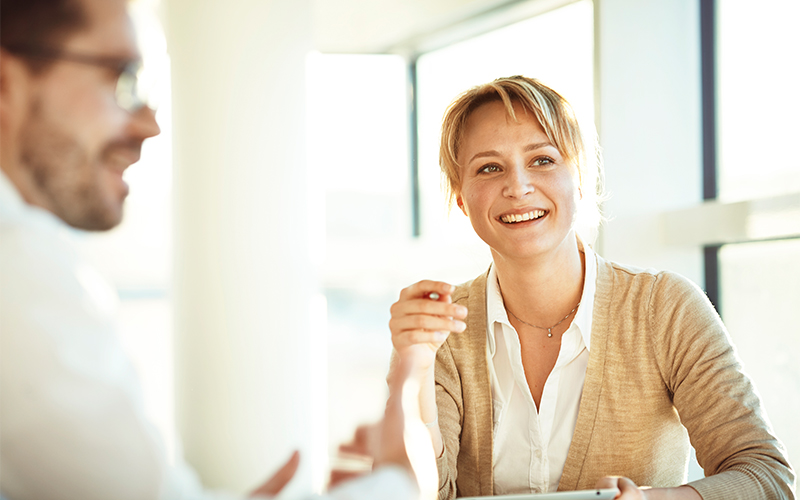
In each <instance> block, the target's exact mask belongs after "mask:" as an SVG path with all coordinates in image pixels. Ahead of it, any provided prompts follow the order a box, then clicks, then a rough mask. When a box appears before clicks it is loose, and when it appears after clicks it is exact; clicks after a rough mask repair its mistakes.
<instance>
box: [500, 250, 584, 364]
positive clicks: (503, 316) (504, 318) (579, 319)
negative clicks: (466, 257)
mask: <svg viewBox="0 0 800 500" xmlns="http://www.w3.org/2000/svg"><path fill="white" fill-rule="evenodd" d="M578 247H579V248H580V250H581V251H582V252H583V254H584V260H585V263H586V269H585V272H584V277H583V293H582V294H581V305H580V307H578V311H577V312H576V313H575V318H573V320H572V324H573V325H575V326H577V327H578V331H580V332H581V337H583V343H584V344H585V345H586V349H587V350H589V348H590V347H591V337H592V315H593V312H594V294H595V291H596V289H597V283H596V281H597V257H596V255H595V253H594V251H593V250H592V248H591V247H590V246H589V245H585V244H584V243H583V242H582V241H580V240H578ZM486 320H487V321H488V323H487V326H488V328H486V334H487V337H488V338H487V340H488V348H489V353H488V354H489V356H490V357H491V356H494V353H495V349H496V347H495V346H496V342H495V328H494V325H495V323H500V324H505V325H508V326H509V327H511V322H510V321H509V320H508V313H507V312H506V308H505V305H504V304H503V296H502V294H501V293H500V285H499V284H498V283H497V272H496V271H495V268H494V266H492V267H491V268H490V269H489V275H488V277H487V278H486Z"/></svg>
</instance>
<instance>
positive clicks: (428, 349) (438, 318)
mask: <svg viewBox="0 0 800 500" xmlns="http://www.w3.org/2000/svg"><path fill="white" fill-rule="evenodd" d="M454 290H455V287H454V286H453V285H449V284H447V283H443V282H441V281H428V280H424V281H420V282H418V283H414V284H413V285H411V286H409V287H407V288H404V289H403V291H401V292H400V300H398V301H397V302H395V303H394V304H393V305H392V308H391V313H392V319H391V320H390V321H389V329H390V330H391V331H392V344H393V345H394V348H395V350H397V353H398V354H399V355H400V357H401V358H404V357H407V356H411V357H414V358H416V365H417V366H418V368H419V369H420V370H424V371H426V372H427V371H428V370H429V369H430V367H431V366H432V365H433V361H434V360H435V359H436V351H437V350H439V347H441V346H442V344H443V343H444V341H445V340H447V337H448V335H450V332H459V333H460V332H463V331H464V330H465V329H466V328H467V325H466V323H464V322H463V321H461V320H462V319H464V318H466V317H467V308H466V307H464V306H460V305H457V304H453V303H452V297H451V294H452V293H453V291H454ZM437 296H438V298H437Z"/></svg>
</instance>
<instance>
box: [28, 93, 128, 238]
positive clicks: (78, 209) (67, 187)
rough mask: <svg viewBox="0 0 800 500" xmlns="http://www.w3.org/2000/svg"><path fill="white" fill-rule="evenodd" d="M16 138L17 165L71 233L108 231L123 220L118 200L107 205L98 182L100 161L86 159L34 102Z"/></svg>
mask: <svg viewBox="0 0 800 500" xmlns="http://www.w3.org/2000/svg"><path fill="white" fill-rule="evenodd" d="M29 116H30V118H29V119H28V121H27V122H26V123H25V124H24V125H23V127H22V132H21V135H20V139H21V141H20V142H21V145H22V148H21V156H20V159H21V161H22V163H23V164H24V166H25V168H27V169H28V170H29V172H30V174H31V176H32V180H33V182H34V184H35V186H36V188H37V189H38V190H39V194H40V195H42V196H43V198H44V199H45V201H44V203H45V204H46V205H47V206H44V207H43V208H45V209H47V210H49V211H51V212H52V213H53V214H55V215H56V216H57V217H59V218H60V219H61V220H63V221H64V222H66V223H67V224H69V225H70V226H72V227H76V228H79V229H86V230H90V231H103V230H107V229H111V228H113V227H114V226H116V225H117V224H119V222H120V221H121V220H122V206H121V205H122V200H113V199H108V193H106V192H105V190H104V187H103V185H102V179H101V174H100V170H101V168H102V167H101V165H100V159H101V157H102V156H104V155H105V154H106V152H107V150H108V149H110V148H111V147H112V146H106V147H104V149H103V151H102V153H101V154H100V157H97V158H90V157H89V154H88V153H87V151H86V149H85V148H83V147H82V146H81V145H80V144H79V143H78V141H77V140H76V139H75V137H74V136H73V135H70V134H69V131H68V130H65V129H64V128H63V127H59V126H58V125H56V124H55V123H54V122H52V121H48V120H47V118H46V117H45V116H44V115H43V113H42V106H41V103H40V102H39V101H37V102H35V103H34V104H33V106H32V109H31V113H30V115H29Z"/></svg>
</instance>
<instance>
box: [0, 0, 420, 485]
mask: <svg viewBox="0 0 800 500" xmlns="http://www.w3.org/2000/svg"><path fill="white" fill-rule="evenodd" d="M0 9H1V10H0V23H2V25H1V26H0V39H1V41H2V44H1V45H2V51H1V52H0V492H2V496H4V497H5V498H7V499H8V500H24V499H29V498H30V499H38V500H46V499H56V498H59V499H61V498H63V499H81V500H88V499H95V498H96V499H104V500H107V499H111V498H114V499H156V498H164V499H172V498H192V499H194V498H212V497H215V498H218V497H220V496H221V495H222V494H219V493H217V494H212V493H209V492H207V491H204V490H203V489H202V487H201V486H200V485H199V483H198V482H197V481H196V479H195V476H194V474H193V473H192V472H191V470H190V469H188V467H186V466H185V465H180V466H178V467H171V466H169V464H168V463H167V460H166V457H165V454H164V452H163V450H162V448H161V446H160V444H159V443H160V440H159V437H158V435H157V433H156V431H155V429H154V428H153V426H152V425H151V424H150V423H149V422H148V421H147V419H146V418H145V416H144V414H143V411H142V404H141V401H140V395H139V384H138V381H137V380H136V377H135V375H134V373H133V370H132V368H131V365H130V362H129V360H128V358H127V356H126V355H125V353H124V352H123V350H122V348H121V346H120V344H119V342H118V340H117V338H116V336H115V325H114V321H113V319H112V318H113V304H114V297H113V291H112V290H111V289H110V288H109V287H108V285H106V283H105V282H104V281H103V279H102V278H100V277H99V275H98V274H97V273H96V272H95V271H94V270H93V269H92V268H91V267H90V266H88V265H86V264H85V263H84V262H83V261H81V260H80V258H79V257H78V255H77V253H76V252H75V251H74V250H73V248H72V246H71V245H70V242H69V241H68V239H67V238H66V237H65V235H64V228H65V225H69V226H72V227H75V228H81V229H87V230H107V229H110V228H112V227H114V226H115V225H117V224H118V223H119V222H120V220H121V218H122V206H123V202H124V200H125V197H126V196H127V194H128V186H127V185H126V184H125V182H124V181H123V179H122V175H123V173H124V171H125V170H126V169H127V168H128V167H129V166H130V165H131V164H133V163H135V162H136V161H137V160H138V159H139V154H140V151H141V147H142V143H143V142H144V141H145V140H146V139H147V138H149V137H153V136H155V135H156V134H158V133H159V127H158V125H157V124H156V121H155V116H154V112H153V110H152V109H151V108H150V107H149V106H148V104H147V102H146V99H145V96H144V95H143V94H142V92H141V88H140V87H139V85H138V77H137V75H138V71H139V66H140V54H139V52H138V49H137V47H136V44H135V42H134V34H133V28H132V26H131V23H130V20H129V18H128V15H127V11H126V5H125V1H124V0H2V4H0ZM408 373H410V371H406V374H408ZM409 382H412V383H413V380H412V378H411V377H409V376H408V375H406V376H405V378H404V379H403V380H401V381H400V382H398V384H401V385H402V383H409ZM404 405H405V403H403V401H400V400H397V401H394V402H390V404H389V405H387V413H386V418H385V420H384V426H383V431H382V432H383V434H382V437H383V439H382V440H381V441H380V443H381V444H380V446H379V448H378V450H377V457H376V463H377V464H378V465H379V466H380V465H385V467H378V468H377V469H376V472H375V473H373V474H371V475H369V476H366V477H363V478H360V479H357V480H354V481H350V482H348V483H345V484H343V485H342V486H340V487H338V488H337V489H335V490H333V491H332V492H331V493H330V497H332V498H345V497H346V498H354V499H356V498H364V499H367V498H369V499H372V498H381V499H394V498H397V499H409V498H416V497H418V495H419V485H418V484H417V482H416V480H415V479H416V478H417V477H419V476H418V475H415V474H414V473H413V468H412V466H411V461H410V459H409V456H408V453H407V451H406V446H405V445H406V441H405V440H404V438H403V436H404V433H405V435H406V436H408V435H411V434H413V433H410V432H409V429H413V428H414V425H416V424H417V423H419V425H420V426H421V425H422V424H421V422H419V412H418V408H414V406H415V403H414V402H413V398H412V401H411V402H410V403H408V404H407V405H405V406H404ZM404 411H406V414H404ZM406 417H409V418H406ZM409 425H411V427H409ZM428 441H429V439H428ZM421 442H422V443H425V436H422V441H421ZM428 448H430V446H429V443H428ZM426 451H428V452H429V454H430V457H428V456H427V455H426V454H424V453H423V460H428V459H429V461H428V462H426V463H427V464H428V465H430V466H432V461H433V457H432V451H431V450H426ZM393 465H394V467H392V466H393ZM398 466H399V467H398ZM296 467H297V456H296V455H295V456H293V457H292V458H291V459H290V460H289V462H288V463H287V464H286V465H285V466H284V467H283V468H282V469H281V470H280V471H278V473H277V474H276V475H275V476H274V477H273V478H272V479H271V480H269V481H267V482H265V483H264V484H263V485H262V486H261V487H260V488H258V489H257V490H256V491H255V492H254V494H256V495H273V494H276V493H277V492H278V491H279V490H280V489H281V488H282V487H283V486H284V485H285V484H286V482H288V480H289V479H290V478H291V476H292V475H293V473H294V470H295V469H296Z"/></svg>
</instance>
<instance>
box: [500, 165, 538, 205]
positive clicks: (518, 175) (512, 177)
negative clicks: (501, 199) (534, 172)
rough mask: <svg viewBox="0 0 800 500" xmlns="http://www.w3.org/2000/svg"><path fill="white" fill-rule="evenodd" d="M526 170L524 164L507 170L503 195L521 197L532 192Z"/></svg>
mask: <svg viewBox="0 0 800 500" xmlns="http://www.w3.org/2000/svg"><path fill="white" fill-rule="evenodd" d="M534 190H535V189H534V187H533V183H532V182H531V179H530V177H529V176H528V172H527V171H526V169H525V167H524V166H515V167H514V168H511V169H510V170H508V171H507V175H506V185H505V188H504V189H503V195H504V196H506V197H508V198H522V197H524V196H525V195H528V194H531V193H533V192H534Z"/></svg>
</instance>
